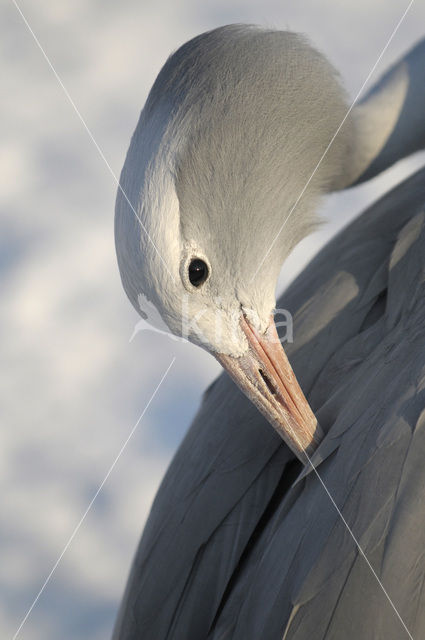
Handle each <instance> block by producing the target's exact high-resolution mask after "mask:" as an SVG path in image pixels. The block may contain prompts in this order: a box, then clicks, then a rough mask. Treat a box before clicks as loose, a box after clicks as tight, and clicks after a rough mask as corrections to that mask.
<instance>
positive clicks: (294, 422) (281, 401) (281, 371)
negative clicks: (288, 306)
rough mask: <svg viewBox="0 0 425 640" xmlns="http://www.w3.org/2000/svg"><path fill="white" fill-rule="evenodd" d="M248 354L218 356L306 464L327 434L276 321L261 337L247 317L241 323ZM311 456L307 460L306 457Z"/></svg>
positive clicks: (234, 378) (239, 385) (243, 317)
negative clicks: (290, 362) (287, 353)
mask: <svg viewBox="0 0 425 640" xmlns="http://www.w3.org/2000/svg"><path fill="white" fill-rule="evenodd" d="M240 323H241V328H242V330H243V332H244V334H245V336H246V339H247V340H248V345H249V349H248V352H247V353H246V354H245V355H243V356H241V357H239V358H235V357H233V356H229V355H225V354H220V353H216V354H214V355H215V357H216V358H217V360H218V361H219V362H220V364H221V365H222V366H223V367H224V369H226V371H227V372H228V373H229V375H230V376H231V378H232V379H233V380H234V382H235V383H236V384H237V385H238V387H239V388H240V389H241V390H242V391H243V392H244V393H245V395H246V396H247V397H248V398H249V399H250V400H251V402H253V404H254V405H255V406H256V407H257V408H258V409H259V410H260V411H261V413H262V414H263V415H264V416H265V418H267V420H268V421H269V422H270V424H271V425H272V426H273V427H274V428H275V429H276V431H277V432H278V433H279V435H280V436H281V437H282V438H283V440H284V441H285V442H286V444H287V445H288V446H289V447H290V449H291V450H292V451H293V452H294V453H295V455H296V456H297V457H298V458H299V459H300V460H301V462H302V463H303V464H306V463H307V462H308V458H307V456H309V457H310V456H311V455H312V453H313V451H314V450H315V449H316V448H317V446H318V444H319V442H320V441H321V439H322V437H323V434H322V430H321V429H320V426H319V424H318V422H317V420H316V417H315V415H314V413H313V411H312V410H311V408H310V405H309V404H308V402H307V400H306V398H305V396H304V394H303V392H302V390H301V387H300V386H299V384H298V381H297V379H296V377H295V374H294V372H293V370H292V367H291V365H290V364H289V361H288V358H287V357H286V354H285V351H284V350H283V347H282V345H281V343H280V340H279V336H278V334H277V331H276V326H275V324H274V321H273V318H272V319H271V322H270V325H269V327H268V329H267V331H266V332H265V334H263V335H260V334H259V333H258V332H257V331H256V330H255V329H254V327H252V325H251V324H250V323H249V322H248V320H247V318H246V317H245V316H242V317H241V320H240ZM306 454H307V456H306Z"/></svg>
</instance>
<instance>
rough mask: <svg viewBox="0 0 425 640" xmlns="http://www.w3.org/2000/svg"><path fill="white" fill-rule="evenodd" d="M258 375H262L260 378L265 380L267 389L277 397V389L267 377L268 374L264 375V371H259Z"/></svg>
mask: <svg viewBox="0 0 425 640" xmlns="http://www.w3.org/2000/svg"><path fill="white" fill-rule="evenodd" d="M258 373H259V374H260V376H261V377H262V379H263V380H264V383H265V385H266V387H267V389H268V390H269V391H270V393H271V394H272V395H273V396H275V395H276V389H275V388H274V386H273V383H272V382H271V380H270V379H269V378H268V377H267V376H266V374H265V373H264V371H263V370H262V369H258Z"/></svg>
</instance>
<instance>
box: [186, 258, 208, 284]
mask: <svg viewBox="0 0 425 640" xmlns="http://www.w3.org/2000/svg"><path fill="white" fill-rule="evenodd" d="M208 275H209V271H208V265H207V264H206V263H205V262H204V261H203V260H201V259H200V258H193V260H191V262H190V264H189V280H190V283H191V284H193V286H194V287H200V286H201V284H203V283H204V282H205V280H206V279H207V278H208Z"/></svg>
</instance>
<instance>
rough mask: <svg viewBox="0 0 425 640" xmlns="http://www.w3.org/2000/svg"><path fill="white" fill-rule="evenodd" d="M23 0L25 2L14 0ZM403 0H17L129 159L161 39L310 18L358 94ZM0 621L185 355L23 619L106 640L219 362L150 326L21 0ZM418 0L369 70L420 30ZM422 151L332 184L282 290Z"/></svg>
mask: <svg viewBox="0 0 425 640" xmlns="http://www.w3.org/2000/svg"><path fill="white" fill-rule="evenodd" d="M18 1H19V0H18ZM407 4H408V1H407V0H403V1H402V0H392V1H391V2H388V0H375V1H374V2H373V3H372V2H370V0H356V1H355V2H354V0H349V1H348V0H347V1H345V2H338V3H337V2H336V0H333V1H331V0H327V1H326V0H322V1H317V0H299V1H297V2H295V1H293V2H289V1H287V2H284V1H280V2H278V1H273V0H262V2H260V1H258V2H249V1H246V0H244V1H242V0H227V1H226V2H225V1H224V0H214V1H213V0H206V1H204V2H195V1H194V0H183V1H180V2H179V1H176V2H170V1H169V2H164V1H163V0H155V1H148V0H139V2H136V1H135V0H122V1H121V2H112V1H111V0H97V1H95V0H91V1H87V0H84V1H83V0H60V1H58V2H55V3H52V2H48V1H47V0H39V1H38V2H35V1H34V0H22V1H19V6H20V8H21V9H22V11H23V13H24V14H25V16H26V18H27V20H28V22H29V24H30V25H31V28H32V29H33V30H34V32H35V34H36V35H37V37H38V38H39V40H40V43H41V44H42V46H43V48H44V49H45V51H46V54H47V55H48V56H49V58H50V60H51V62H52V64H53V65H54V67H55V69H56V71H57V73H58V74H59V76H60V78H61V80H62V82H63V84H64V85H65V87H66V88H67V90H68V91H69V94H70V95H71V97H72V99H73V100H74V102H75V104H76V105H77V107H78V109H79V111H80V112H81V114H82V116H83V118H84V120H85V122H86V124H87V127H88V128H89V130H90V131H91V133H92V135H93V136H94V138H95V140H96V141H97V143H98V144H99V146H100V148H101V149H102V151H103V153H104V155H105V157H106V158H107V161H108V163H109V164H110V167H111V169H112V171H113V172H114V173H115V174H116V175H119V172H120V170H121V166H122V163H123V160H124V155H125V152H126V149H127V146H128V143H129V139H130V135H131V133H132V131H133V129H134V126H135V124H136V121H137V118H138V115H139V112H140V109H141V107H142V105H143V103H144V101H145V99H146V96H147V92H148V90H149V88H150V86H151V84H152V82H153V80H154V78H155V76H156V74H157V73H158V71H159V69H160V67H161V65H162V64H163V62H164V61H165V59H166V57H167V56H168V54H169V53H170V52H171V51H172V50H174V49H176V48H177V47H178V46H179V45H180V44H182V43H183V42H184V41H185V40H187V39H189V38H190V37H192V36H194V35H196V34H198V33H200V32H202V31H205V30H207V29H211V28H213V27H216V26H218V25H221V24H226V23H230V22H251V23H260V24H264V25H268V26H274V27H278V28H290V29H293V30H297V31H302V32H304V33H306V34H308V35H309V36H310V38H311V40H312V41H313V42H314V43H316V45H317V46H318V47H319V48H320V49H321V50H322V51H324V52H325V53H326V54H327V55H328V56H329V58H330V59H331V61H332V62H333V63H334V64H335V66H336V67H337V68H338V69H339V70H340V72H341V75H342V77H343V79H344V82H345V86H346V87H347V90H348V91H349V93H350V95H351V96H352V97H354V96H355V95H356V93H357V91H358V90H359V88H360V87H361V85H362V84H363V82H364V80H365V78H366V76H367V75H368V73H369V71H370V69H371V67H372V66H373V65H374V63H375V62H376V59H377V57H378V55H379V53H380V52H381V50H382V48H383V47H384V45H385V44H386V42H387V40H388V38H389V36H390V35H391V32H392V31H393V29H394V27H395V25H396V24H397V22H398V21H399V19H400V17H401V16H402V14H403V12H404V10H405V8H406V7H407ZM0 16H1V20H0V25H1V26H0V32H1V38H0V47H1V62H0V64H1V78H2V81H1V88H2V91H1V94H2V100H1V106H0V109H1V119H0V128H1V130H2V132H1V134H2V135H1V138H2V145H1V148H0V176H1V180H0V202H1V205H0V206H1V233H0V243H1V250H0V275H1V283H2V288H1V291H2V304H1V315H0V329H1V354H2V355H1V360H0V362H1V365H0V366H1V399H0V407H1V408H0V412H1V425H2V426H1V446H0V483H1V493H0V496H1V498H0V499H1V508H0V519H1V522H0V567H1V571H0V636H1V638H12V637H13V636H14V634H15V632H16V631H17V629H18V627H19V625H20V623H21V621H22V619H23V618H24V616H25V614H26V612H27V610H28V608H29V607H30V605H31V603H32V601H33V599H34V598H35V596H36V595H37V593H38V591H39V589H40V587H41V585H42V584H43V582H44V580H45V579H46V577H47V576H48V574H49V572H50V571H51V569H52V567H53V565H54V563H55V562H56V560H57V558H58V556H59V555H60V553H61V552H62V550H63V548H64V546H65V545H66V543H67V541H68V540H69V537H70V536H71V534H72V532H73V531H74V529H75V527H76V525H77V523H78V522H79V520H80V518H81V516H82V515H83V513H84V512H85V510H86V508H87V506H88V504H89V502H90V500H91V499H92V497H93V496H94V494H95V493H96V491H97V489H98V487H99V485H100V483H101V482H102V480H103V479H104V477H105V475H106V473H107V472H108V469H109V468H110V466H111V464H112V462H113V461H114V459H115V457H116V455H117V453H118V452H119V450H120V448H121V447H122V445H123V443H124V442H125V440H126V439H127V437H128V435H129V434H130V432H131V429H132V428H133V426H134V424H135V422H136V420H137V419H138V417H139V416H140V414H141V412H142V410H143V409H144V407H145V406H146V403H147V402H148V400H149V398H150V397H151V395H152V393H153V391H154V390H155V387H156V386H157V385H158V383H159V381H160V380H161V377H162V376H163V374H164V372H165V370H166V369H167V367H168V366H169V364H170V363H171V361H172V359H173V358H174V357H175V358H176V360H175V363H174V365H173V367H172V368H171V370H170V372H169V375H168V376H167V378H166V380H165V381H164V383H163V385H162V386H161V388H160V390H159V392H158V394H157V395H156V397H155V398H154V400H153V401H152V404H151V405H150V406H149V409H148V410H147V412H146V414H145V416H144V417H143V419H142V420H141V422H140V424H139V426H138V428H137V430H136V431H135V434H134V436H133V437H132V438H131V440H130V442H129V443H128V445H127V447H126V449H125V451H124V452H123V454H122V455H121V457H120V458H119V460H118V462H117V464H116V466H115V468H114V469H113V471H112V473H111V475H110V477H109V478H108V480H107V482H106V483H105V486H104V487H103V489H102V491H101V493H100V494H99V496H98V497H97V499H96V501H95V502H94V505H93V507H92V509H91V510H90V512H89V513H88V515H87V517H86V519H85V520H84V522H83V524H82V525H81V527H80V529H79V531H78V533H77V534H76V536H75V538H74V539H73V541H72V543H71V544H70V545H69V548H68V549H67V551H66V553H65V554H64V556H63V558H62V560H61V562H60V564H59V566H58V567H57V569H56V571H55V572H54V574H53V576H52V578H51V580H50V581H49V583H48V585H47V587H46V589H45V590H44V592H43V594H42V595H41V597H40V599H39V601H38V602H37V604H36V606H35V607H34V609H33V611H32V612H31V614H30V616H29V617H28V619H27V621H26V623H25V625H24V626H23V627H22V630H21V631H20V633H19V636H18V637H19V638H20V639H22V640H46V639H50V638H52V639H53V638H54V639H56V638H61V640H76V639H81V638H90V639H91V640H101V639H102V640H103V639H107V638H108V637H109V635H110V633H111V630H112V625H113V620H114V617H115V614H116V610H117V607H118V603H119V599H120V596H121V594H122V591H123V588H124V584H125V579H126V576H127V573H128V569H129V565H130V562H131V558H132V554H133V552H134V549H135V546H136V544H137V540H138V538H139V536H140V533H141V530H142V527H143V524H144V522H145V519H146V516H147V513H148V509H149V506H150V504H151V501H152V499H153V496H154V493H155V491H156V489H157V487H158V484H159V482H160V479H161V477H162V475H163V473H164V471H165V469H166V466H167V464H168V462H169V460H170V458H171V456H172V455H173V452H174V451H175V449H176V447H177V446H178V443H179V442H180V440H181V438H182V436H183V434H184V432H185V430H186V429H187V426H188V424H189V423H190V420H191V418H192V416H193V414H194V412H195V411H196V408H197V406H198V404H199V401H200V397H201V394H202V392H203V390H204V389H205V388H206V386H207V385H208V383H209V382H210V381H211V380H212V379H213V378H214V377H215V375H216V374H217V373H218V372H219V366H218V365H217V364H216V363H215V361H213V359H212V358H211V357H210V356H208V355H207V354H206V353H204V352H202V351H201V350H200V349H197V348H195V347H192V346H190V345H186V344H181V343H177V342H175V341H173V340H170V339H169V338H167V337H163V336H158V335H154V334H152V333H145V332H142V333H139V334H138V335H137V336H136V338H135V339H134V340H133V341H132V342H131V343H129V338H130V336H131V334H132V331H133V327H134V325H135V323H136V322H137V320H138V318H137V316H136V313H135V312H134V311H133V309H132V308H131V307H130V304H129V303H128V301H127V300H126V298H125V296H124V293H123V291H122V289H121V284H120V280H119V275H118V270H117V266H116V259H115V253H114V244H113V208H114V200H115V192H116V185H115V183H114V180H113V178H112V176H111V174H110V172H109V170H108V168H107V167H106V165H105V163H104V161H103V160H102V159H101V158H100V156H99V153H98V151H97V150H96V148H95V146H94V144H93V142H92V141H91V140H90V138H89V136H88V134H87V132H86V131H85V130H84V127H83V125H82V123H81V122H80V121H79V119H78V117H77V116H76V114H75V112H74V111H73V109H72V107H71V105H70V103H69V101H68V99H67V97H66V96H65V95H64V92H63V90H62V88H61V87H60V86H59V84H58V82H57V80H56V79H55V77H54V75H53V73H52V71H51V69H50V68H49V67H48V64H47V63H46V60H45V59H44V58H43V56H42V54H41V52H40V50H39V49H38V48H37V46H36V45H35V43H34V40H33V39H32V37H31V35H30V33H29V31H28V29H27V27H26V26H25V24H24V22H23V19H22V17H21V16H20V15H19V13H18V11H17V9H16V7H15V6H14V4H13V2H12V1H11V0H5V2H4V3H2V7H1V9H0ZM424 24H425V6H424V4H423V3H422V4H421V3H420V2H419V1H418V0H416V2H414V3H413V6H412V8H411V10H410V11H409V13H408V15H407V17H406V19H405V21H404V22H403V24H402V26H401V27H400V29H399V31H398V33H397V35H396V36H395V37H394V39H393V41H392V43H391V45H390V46H389V48H388V50H387V52H386V53H385V55H384V57H383V59H382V61H381V63H380V64H379V66H378V68H377V71H376V74H375V76H374V78H375V79H376V78H377V76H378V75H379V74H380V72H382V70H383V69H385V68H386V67H387V66H388V65H389V64H390V63H391V62H392V61H394V60H395V59H396V58H397V57H398V56H399V55H401V54H402V53H403V52H404V51H405V50H406V49H408V48H409V47H410V46H411V45H412V44H413V43H414V42H415V41H416V40H418V39H419V38H420V37H421V36H422V35H423V31H424V28H423V25H424ZM421 162H423V156H422V157H420V156H419V157H416V158H415V159H413V160H412V159H411V160H409V161H405V162H404V163H401V164H400V165H398V166H397V167H396V168H394V169H392V170H390V171H389V172H387V173H386V174H384V175H383V176H381V177H379V178H378V179H375V180H374V181H373V182H372V183H370V184H368V185H366V186H364V187H361V188H357V189H355V190H352V191H350V192H347V193H344V194H339V195H337V196H336V195H335V196H332V197H331V198H329V199H328V200H327V202H326V203H325V205H324V206H323V212H324V213H325V215H326V216H327V217H328V218H329V220H330V222H329V224H328V226H327V228H326V229H325V230H322V231H321V232H320V233H318V234H315V236H312V237H311V238H310V239H308V240H307V241H305V242H304V243H302V245H300V247H299V248H298V249H297V250H296V251H295V253H294V255H293V256H292V257H291V258H290V259H289V261H288V263H287V265H286V266H285V268H284V271H283V273H282V277H281V282H280V285H279V286H280V289H282V287H284V286H285V284H286V283H287V282H288V281H290V280H291V278H292V277H293V276H294V275H295V273H296V272H297V271H299V270H300V269H301V268H302V266H303V265H304V264H305V263H306V262H307V261H308V260H309V258H310V257H311V256H312V255H313V253H314V252H315V251H317V250H318V248H319V247H320V246H321V245H322V244H323V243H324V242H325V240H326V239H327V238H328V237H329V236H330V234H332V233H334V232H335V231H336V230H337V229H339V228H341V227H342V226H343V225H345V224H346V223H347V221H348V220H350V219H351V218H352V217H353V216H354V215H356V214H357V213H358V212H359V211H360V210H361V209H362V207H363V206H365V205H366V204H368V203H370V202H371V201H372V200H373V199H374V198H375V197H377V196H378V195H379V194H381V193H383V192H384V191H386V190H387V189H388V188H389V187H390V186H391V185H393V184H395V183H396V182H397V181H398V180H400V179H401V178H402V177H403V176H405V175H407V174H408V173H410V172H412V171H413V169H414V168H415V167H416V166H417V165H418V164H420V163H421Z"/></svg>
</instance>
